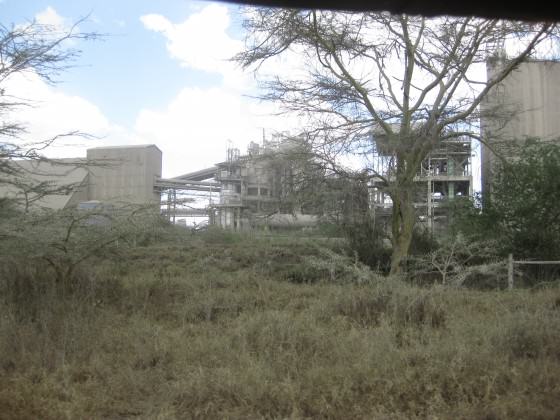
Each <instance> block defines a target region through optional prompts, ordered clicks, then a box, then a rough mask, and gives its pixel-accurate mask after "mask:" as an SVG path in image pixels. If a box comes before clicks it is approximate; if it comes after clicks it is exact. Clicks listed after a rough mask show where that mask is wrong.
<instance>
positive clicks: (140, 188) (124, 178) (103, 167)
mask: <svg viewBox="0 0 560 420" xmlns="http://www.w3.org/2000/svg"><path fill="white" fill-rule="evenodd" d="M87 159H88V165H90V176H89V185H88V197H89V200H99V201H108V202H127V203H137V204H139V203H149V202H155V203H158V202H159V200H160V197H159V195H158V194H156V193H154V182H155V179H156V178H157V177H161V162H162V160H161V159H162V153H161V150H159V149H158V148H157V147H156V146H155V145H142V146H117V147H98V148H93V149H88V151H87Z"/></svg>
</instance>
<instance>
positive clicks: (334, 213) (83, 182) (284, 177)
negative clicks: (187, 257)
mask: <svg viewBox="0 0 560 420" xmlns="http://www.w3.org/2000/svg"><path fill="white" fill-rule="evenodd" d="M302 144H303V143H302V142H300V141H298V140H283V141H281V140H279V138H273V139H272V140H270V141H266V140H263V143H262V144H257V143H254V142H252V143H251V144H250V146H249V148H248V150H247V153H246V154H243V155H241V154H240V151H239V149H236V148H230V149H228V150H227V157H226V160H225V161H223V162H220V163H217V164H216V165H214V166H212V167H210V168H206V169H202V170H198V171H195V172H190V173H187V174H183V175H180V176H178V177H174V178H168V179H164V178H162V177H161V165H162V153H161V151H160V150H159V149H158V148H157V147H156V146H155V145H142V146H120V147H102V148H93V149H89V150H88V151H87V158H86V159H82V160H80V159H63V160H57V161H45V162H38V163H37V162H33V161H15V162H13V164H14V165H18V167H19V168H20V170H21V176H20V180H23V179H27V181H25V182H20V183H19V184H20V185H18V186H16V185H15V184H13V183H12V184H3V185H2V186H0V195H1V196H10V197H12V198H21V199H23V197H27V199H26V200H27V201H32V202H33V206H39V207H47V208H51V209H64V208H76V207H77V206H78V205H79V204H80V203H81V205H82V207H84V204H83V203H87V202H92V201H94V202H101V203H110V204H111V205H119V204H122V203H126V204H130V203H135V204H147V203H152V204H154V205H155V206H156V207H157V206H158V204H159V208H160V210H161V213H162V214H163V215H164V216H165V217H167V218H168V219H169V220H170V221H171V222H172V223H183V224H184V223H185V222H184V221H185V218H199V219H204V220H207V221H208V223H210V224H214V225H218V226H220V227H223V228H227V229H233V230H240V229H247V228H255V227H259V226H267V227H306V226H314V225H316V224H317V222H318V221H319V220H330V221H332V220H340V218H341V217H348V214H349V213H352V212H354V211H355V209H354V210H352V209H350V207H349V206H352V207H355V206H354V205H352V204H351V203H350V202H351V201H353V200H358V201H360V200H359V197H358V198H357V197H354V195H356V194H362V195H363V194H365V195H366V196H365V200H361V202H362V203H363V202H365V203H366V204H365V205H366V206H367V202H368V201H369V203H370V206H371V207H372V208H373V209H374V210H375V212H376V214H380V215H385V216H388V215H389V214H390V207H391V203H390V200H389V199H388V196H387V194H386V193H385V192H383V191H382V190H381V189H379V188H378V187H377V185H376V184H375V182H372V183H370V184H369V188H368V187H367V186H366V188H363V189H360V188H358V187H357V186H355V187H356V188H354V191H353V192H352V194H350V191H349V190H350V189H352V188H353V187H352V186H351V185H347V184H348V183H346V184H345V183H344V182H342V180H337V179H336V177H335V178H333V177H331V178H328V179H327V178H325V176H324V173H323V172H322V171H316V172H314V169H313V168H312V167H311V166H310V165H308V163H309V161H307V163H306V161H305V159H301V158H297V159H294V156H295V155H294V154H295V153H296V154H297V153H301V152H300V151H298V147H300V146H301V145H302ZM470 152H471V151H470V142H469V141H463V140H460V141H446V142H443V143H442V144H441V147H440V148H439V149H437V150H435V151H434V152H432V153H431V154H430V156H429V157H428V158H427V159H426V160H425V161H424V162H423V163H422V168H421V170H420V172H419V173H418V176H417V183H418V194H417V200H416V202H415V206H416V208H417V209H418V217H419V220H420V221H421V222H423V223H425V224H426V225H427V226H428V227H432V226H433V225H434V223H438V222H442V221H443V220H444V219H445V211H444V209H443V206H442V204H443V203H444V202H445V201H446V200H447V199H449V198H452V197H455V196H465V195H470V194H472V176H471V171H470ZM300 156H301V155H300ZM384 158H389V157H388V156H380V157H379V159H381V160H382V159H384ZM306 165H307V166H306ZM314 174H315V175H316V178H317V179H314V178H313V176H314ZM45 182H46V183H48V185H49V188H50V189H51V190H52V194H47V195H44V196H42V197H40V199H38V200H32V199H31V200H29V191H32V188H31V187H36V186H37V185H43V184H41V183H45ZM343 184H344V185H343ZM24 185H28V186H29V187H28V188H27V191H26V189H25V187H23V186H24ZM368 190H369V194H368V192H367V191H368ZM368 195H369V198H368ZM296 196H297V198H296Z"/></svg>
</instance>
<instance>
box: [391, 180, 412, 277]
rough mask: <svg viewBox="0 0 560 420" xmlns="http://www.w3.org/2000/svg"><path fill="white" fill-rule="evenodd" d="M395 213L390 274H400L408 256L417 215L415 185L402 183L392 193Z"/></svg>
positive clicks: (392, 227)
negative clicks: (415, 210) (415, 209)
mask: <svg viewBox="0 0 560 420" xmlns="http://www.w3.org/2000/svg"><path fill="white" fill-rule="evenodd" d="M392 199H393V214H392V216H393V217H392V222H391V230H392V238H391V242H392V244H393V253H392V255H391V272H390V274H400V273H402V271H403V263H404V261H405V259H406V257H407V256H408V250H409V248H410V243H411V241H412V232H413V229H414V223H415V221H416V215H415V212H414V205H413V203H414V194H413V185H401V186H399V187H398V188H396V193H395V194H393V195H392Z"/></svg>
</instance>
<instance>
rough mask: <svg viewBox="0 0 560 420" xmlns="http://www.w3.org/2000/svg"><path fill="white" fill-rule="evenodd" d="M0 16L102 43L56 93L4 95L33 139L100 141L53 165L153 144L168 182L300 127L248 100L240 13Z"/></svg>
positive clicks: (56, 7)
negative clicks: (105, 149) (19, 104)
mask: <svg viewBox="0 0 560 420" xmlns="http://www.w3.org/2000/svg"><path fill="white" fill-rule="evenodd" d="M0 16H2V18H1V23H2V24H4V25H10V24H14V25H17V24H21V23H24V22H26V21H29V20H31V19H35V20H37V21H38V22H40V23H46V24H51V25H55V26H57V27H59V28H62V29H64V28H68V27H69V26H70V25H72V24H73V23H75V22H77V21H79V20H80V19H83V18H85V20H84V21H82V22H80V23H79V29H80V31H82V32H96V33H99V34H104V36H102V38H101V39H100V40H95V41H78V42H76V43H75V44H72V45H69V46H70V47H73V48H78V49H80V50H81V54H80V56H79V58H78V59H77V60H76V61H75V62H73V63H72V64H73V66H72V67H71V68H70V69H68V70H67V71H66V72H64V73H63V74H62V75H60V77H59V80H58V83H56V84H55V85H48V84H47V83H45V82H44V81H42V80H40V79H39V78H38V77H36V76H34V75H33V74H26V75H19V76H18V77H16V78H14V80H11V81H10V86H9V88H10V89H13V91H14V92H17V93H18V95H19V96H23V97H25V98H28V99H32V100H33V101H34V102H33V103H34V106H33V107H31V108H27V109H23V110H21V112H18V118H20V120H21V121H22V122H23V123H25V124H26V125H27V127H28V135H29V138H31V139H46V138H49V137H51V136H54V135H56V134H58V133H64V132H69V131H73V130H79V131H82V132H87V133H89V134H93V135H94V136H96V137H97V139H91V140H85V139H64V141H60V142H58V143H57V144H55V145H54V146H52V147H50V148H49V149H48V150H47V151H46V154H47V155H48V156H49V157H82V156H85V154H86V149H87V148H89V147H99V146H114V145H128V144H155V145H157V146H158V147H159V148H160V149H161V150H162V152H163V176H164V177H172V176H178V175H181V174H183V173H187V172H191V171H195V170H198V169H202V168H206V167H209V166H211V165H213V164H214V163H216V162H219V161H222V160H224V159H225V156H226V150H227V147H232V146H233V147H238V148H240V149H241V151H245V149H246V147H247V145H248V144H249V142H251V141H257V142H259V141H261V140H262V137H263V130H264V133H265V135H266V136H267V138H268V137H270V135H271V134H272V133H274V132H278V131H280V132H281V131H286V130H289V129H290V128H293V127H296V126H297V125H298V122H297V121H296V120H295V119H294V117H292V119H290V118H289V117H285V116H278V115H274V113H275V112H277V111H278V110H277V108H275V105H273V104H271V103H268V102H264V103H263V102H259V101H258V100H256V99H252V98H250V97H249V96H250V95H251V94H254V93H256V91H257V86H256V81H255V80H254V77H253V75H252V74H251V73H248V72H244V71H242V70H241V69H240V68H239V67H238V66H237V65H236V64H234V63H232V62H231V61H230V60H229V58H231V57H232V56H233V55H234V54H235V53H236V52H238V51H241V50H242V48H243V45H244V44H243V30H242V28H241V15H240V9H239V7H238V6H236V5H232V4H227V3H215V2H202V1H192V0H165V1H161V2H155V1H153V0H119V1H115V0H81V1H79V2H77V1H71V0H32V1H22V0H0ZM282 60H283V61H276V62H267V63H266V64H265V67H264V68H261V69H260V70H259V71H260V74H266V73H269V74H270V73H279V74H284V73H285V72H293V71H294V70H293V69H294V68H296V67H297V66H298V65H299V64H301V63H297V62H296V61H297V60H298V58H297V57H296V55H295V54H292V55H288V57H287V58H284V59H282ZM266 66H268V68H267V67H266ZM474 166H475V171H478V172H479V167H478V165H477V164H476V163H475V165H474ZM477 175H478V174H477V173H475V178H476V177H477ZM476 185H477V182H476V181H475V188H476Z"/></svg>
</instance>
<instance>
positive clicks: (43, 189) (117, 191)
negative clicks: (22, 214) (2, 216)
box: [0, 144, 162, 210]
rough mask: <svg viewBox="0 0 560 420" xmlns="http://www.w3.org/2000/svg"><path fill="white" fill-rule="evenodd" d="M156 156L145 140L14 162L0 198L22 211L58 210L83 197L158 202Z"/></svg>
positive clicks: (158, 165) (0, 185) (158, 160)
mask: <svg viewBox="0 0 560 420" xmlns="http://www.w3.org/2000/svg"><path fill="white" fill-rule="evenodd" d="M161 157H162V154H161V150H159V149H158V148H157V147H156V146H155V145H153V144H150V145H139V146H117V147H99V148H92V149H88V151H87V157H86V158H85V159H54V160H39V161H37V160H14V161H11V162H10V164H11V165H12V167H13V169H14V174H13V175H12V176H9V177H7V178H6V179H3V180H2V183H0V197H9V198H12V199H14V200H15V201H16V202H18V203H20V205H21V206H22V207H25V208H26V209H28V208H30V207H31V208H48V209H54V210H62V209H67V208H75V207H76V206H77V205H78V204H79V203H82V202H87V201H100V202H104V203H112V204H115V205H119V204H122V203H127V204H129V203H134V204H146V203H153V204H157V203H159V200H160V197H159V192H158V191H156V190H154V184H155V182H156V180H157V179H159V178H161Z"/></svg>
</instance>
